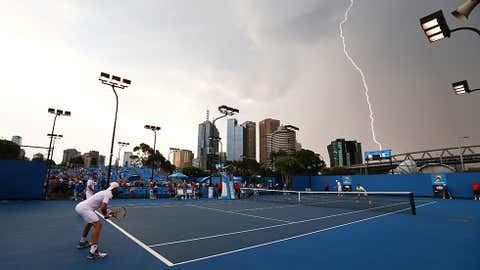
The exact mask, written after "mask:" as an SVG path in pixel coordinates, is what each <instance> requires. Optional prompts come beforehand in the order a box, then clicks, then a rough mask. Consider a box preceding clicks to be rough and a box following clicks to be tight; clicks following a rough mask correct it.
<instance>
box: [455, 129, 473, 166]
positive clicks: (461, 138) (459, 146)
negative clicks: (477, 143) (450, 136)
mask: <svg viewBox="0 0 480 270" xmlns="http://www.w3.org/2000/svg"><path fill="white" fill-rule="evenodd" d="M466 139H470V137H469V136H464V137H457V140H458V150H459V151H460V164H461V167H462V172H464V171H465V164H464V163H463V149H462V141H463V140H466Z"/></svg>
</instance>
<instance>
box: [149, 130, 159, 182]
mask: <svg viewBox="0 0 480 270" xmlns="http://www.w3.org/2000/svg"><path fill="white" fill-rule="evenodd" d="M145 129H149V130H151V131H153V159H152V182H153V171H154V170H155V154H156V152H157V150H156V145H157V131H159V130H160V129H161V127H157V126H151V125H145Z"/></svg>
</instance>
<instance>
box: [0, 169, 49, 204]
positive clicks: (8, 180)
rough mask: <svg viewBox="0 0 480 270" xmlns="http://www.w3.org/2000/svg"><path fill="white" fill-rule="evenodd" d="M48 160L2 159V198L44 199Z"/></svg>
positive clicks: (0, 180) (0, 185) (0, 181)
mask: <svg viewBox="0 0 480 270" xmlns="http://www.w3.org/2000/svg"><path fill="white" fill-rule="evenodd" d="M46 173H47V163H46V162H30V161H24V160H0V199H2V200H7V199H14V200H33V199H42V195H43V183H44V181H45V176H46Z"/></svg>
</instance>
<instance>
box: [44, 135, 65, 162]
mask: <svg viewBox="0 0 480 270" xmlns="http://www.w3.org/2000/svg"><path fill="white" fill-rule="evenodd" d="M47 136H48V137H53V143H52V153H51V154H50V160H51V161H52V162H53V154H54V153H55V142H56V141H57V140H60V139H61V138H63V135H61V134H47ZM47 162H49V160H48V159H47ZM49 163H50V162H49Z"/></svg>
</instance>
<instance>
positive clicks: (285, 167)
mask: <svg viewBox="0 0 480 270" xmlns="http://www.w3.org/2000/svg"><path fill="white" fill-rule="evenodd" d="M275 168H276V169H277V170H278V171H280V173H281V176H282V181H283V183H284V184H286V185H287V186H290V184H291V180H292V175H295V174H297V173H300V172H302V171H303V170H304V167H303V166H302V164H301V163H300V162H298V160H297V159H296V158H295V157H294V156H285V157H280V158H278V159H277V160H275Z"/></svg>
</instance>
